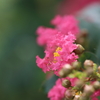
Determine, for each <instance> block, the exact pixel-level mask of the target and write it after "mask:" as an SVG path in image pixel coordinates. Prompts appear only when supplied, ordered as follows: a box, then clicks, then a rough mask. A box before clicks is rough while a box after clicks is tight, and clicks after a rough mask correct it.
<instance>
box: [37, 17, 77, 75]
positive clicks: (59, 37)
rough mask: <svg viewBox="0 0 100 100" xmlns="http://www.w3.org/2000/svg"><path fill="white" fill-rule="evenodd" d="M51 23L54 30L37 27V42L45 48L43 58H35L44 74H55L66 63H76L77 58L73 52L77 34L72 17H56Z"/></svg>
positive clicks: (75, 46) (75, 24) (75, 22)
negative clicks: (52, 72)
mask: <svg viewBox="0 0 100 100" xmlns="http://www.w3.org/2000/svg"><path fill="white" fill-rule="evenodd" d="M51 23H52V24H53V25H55V28H45V27H42V26H41V27H39V28H38V29H37V34H38V38H37V42H38V44H39V45H41V46H45V51H44V52H45V57H44V58H43V59H41V58H40V57H39V56H37V57H36V59H37V60H36V63H37V65H38V67H40V68H42V70H43V71H44V72H47V71H54V72H55V73H56V74H57V73H58V71H59V70H60V69H61V68H62V66H63V65H64V64H66V63H72V62H74V61H76V59H77V58H78V56H77V55H76V54H75V53H74V52H73V51H74V50H75V49H76V48H77V45H76V44H75V43H74V42H75V40H76V34H78V33H79V29H78V27H77V21H76V20H75V18H74V17H73V16H64V17H61V16H59V15H58V16H56V17H55V18H54V19H53V20H52V21H51Z"/></svg>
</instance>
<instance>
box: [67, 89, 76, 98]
mask: <svg viewBox="0 0 100 100" xmlns="http://www.w3.org/2000/svg"><path fill="white" fill-rule="evenodd" d="M74 96H75V94H74V92H73V91H72V90H69V89H67V90H66V92H65V98H66V100H73V98H74Z"/></svg>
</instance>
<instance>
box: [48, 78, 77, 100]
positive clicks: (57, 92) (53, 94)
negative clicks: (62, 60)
mask: <svg viewBox="0 0 100 100" xmlns="http://www.w3.org/2000/svg"><path fill="white" fill-rule="evenodd" d="M64 79H68V80H70V82H71V86H74V85H75V81H77V78H69V77H66V78H63V79H60V78H59V79H58V80H57V81H56V84H55V85H54V86H53V88H52V89H51V90H50V91H49V92H48V98H50V100H63V98H64V96H65V91H66V88H65V87H63V86H62V80H64Z"/></svg>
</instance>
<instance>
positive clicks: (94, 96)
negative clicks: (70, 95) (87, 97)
mask: <svg viewBox="0 0 100 100" xmlns="http://www.w3.org/2000/svg"><path fill="white" fill-rule="evenodd" d="M98 96H100V90H97V91H96V92H94V93H93V94H92V96H91V98H92V100H99V99H97V97H98Z"/></svg>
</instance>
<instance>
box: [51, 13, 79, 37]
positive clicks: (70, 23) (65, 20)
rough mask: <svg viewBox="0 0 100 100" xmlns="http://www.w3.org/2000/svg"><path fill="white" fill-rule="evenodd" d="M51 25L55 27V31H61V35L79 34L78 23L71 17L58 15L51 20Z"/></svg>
mask: <svg viewBox="0 0 100 100" xmlns="http://www.w3.org/2000/svg"><path fill="white" fill-rule="evenodd" d="M51 24H53V25H55V27H56V29H57V30H59V31H61V32H62V33H63V34H68V32H71V33H72V34H74V35H77V34H78V33H79V28H78V27H77V26H78V21H77V20H76V19H75V18H74V17H73V16H63V17H61V16H60V15H57V16H55V18H54V19H53V20H51Z"/></svg>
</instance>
